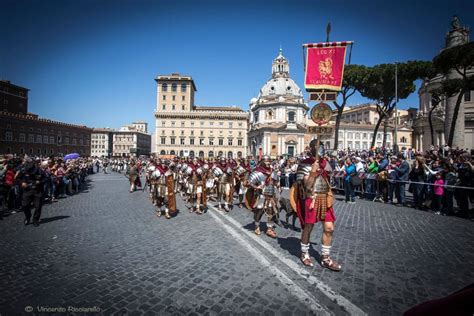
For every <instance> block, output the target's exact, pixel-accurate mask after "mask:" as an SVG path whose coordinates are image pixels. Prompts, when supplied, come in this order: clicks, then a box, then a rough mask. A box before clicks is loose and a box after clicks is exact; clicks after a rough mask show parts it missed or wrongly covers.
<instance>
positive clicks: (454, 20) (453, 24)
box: [451, 15, 461, 30]
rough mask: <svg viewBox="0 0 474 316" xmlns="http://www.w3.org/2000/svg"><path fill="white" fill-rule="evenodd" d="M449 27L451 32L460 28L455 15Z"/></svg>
mask: <svg viewBox="0 0 474 316" xmlns="http://www.w3.org/2000/svg"><path fill="white" fill-rule="evenodd" d="M451 27H452V29H453V30H457V29H460V28H461V24H460V23H459V18H458V16H457V15H453V19H452V21H451Z"/></svg>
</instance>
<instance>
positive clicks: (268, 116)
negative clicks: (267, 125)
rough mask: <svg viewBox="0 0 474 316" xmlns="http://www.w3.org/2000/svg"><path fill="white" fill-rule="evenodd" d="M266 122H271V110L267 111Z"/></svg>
mask: <svg viewBox="0 0 474 316" xmlns="http://www.w3.org/2000/svg"><path fill="white" fill-rule="evenodd" d="M266 119H267V120H270V121H271V120H273V110H268V111H267V118H266Z"/></svg>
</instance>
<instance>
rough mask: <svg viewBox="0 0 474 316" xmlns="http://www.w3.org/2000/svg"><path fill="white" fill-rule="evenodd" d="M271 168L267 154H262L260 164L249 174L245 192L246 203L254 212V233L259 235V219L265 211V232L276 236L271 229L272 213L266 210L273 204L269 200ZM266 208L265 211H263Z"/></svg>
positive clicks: (270, 196) (270, 195)
mask: <svg viewBox="0 0 474 316" xmlns="http://www.w3.org/2000/svg"><path fill="white" fill-rule="evenodd" d="M267 186H268V189H267ZM272 189H273V188H272V168H271V160H270V157H269V156H264V157H263V160H262V161H261V162H260V165H259V166H258V167H257V168H255V170H254V171H253V172H252V173H251V174H250V175H249V180H248V190H247V193H246V204H247V207H248V208H249V209H251V210H252V212H253V213H254V217H253V218H254V223H255V234H257V235H260V234H261V231H260V220H261V219H262V216H263V213H267V231H266V234H267V235H268V236H270V237H272V238H276V237H277V234H276V232H275V230H274V229H273V216H274V214H273V213H271V214H270V212H268V210H269V208H270V207H273V205H272V204H271V203H269V202H270V199H271V198H272V195H273V194H274V192H271V191H272ZM266 210H267V212H265V211H266Z"/></svg>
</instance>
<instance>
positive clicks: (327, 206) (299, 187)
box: [290, 140, 342, 271]
mask: <svg viewBox="0 0 474 316" xmlns="http://www.w3.org/2000/svg"><path fill="white" fill-rule="evenodd" d="M317 150H318V149H317V141H316V140H312V141H311V143H310V152H309V157H308V158H307V159H305V160H303V161H301V162H300V164H299V165H298V170H297V174H296V183H295V185H294V186H293V187H292V191H291V192H290V197H291V199H292V200H293V201H294V202H295V204H296V211H297V214H298V218H299V220H300V223H301V227H302V229H303V232H302V234H301V261H302V262H303V264H304V265H305V266H311V267H312V266H313V263H312V262H311V258H310V256H309V247H310V240H309V239H310V236H311V231H312V230H313V227H314V224H315V223H317V222H321V223H322V226H323V234H322V237H321V258H320V264H321V266H322V267H324V268H328V269H330V270H333V271H340V270H341V268H342V267H341V265H340V264H339V263H337V262H336V261H334V260H333V259H331V257H330V251H331V244H332V236H333V231H334V221H335V220H336V216H335V215H334V209H333V204H334V198H333V196H332V192H331V186H330V185H329V173H330V172H331V171H332V169H331V166H330V165H329V163H328V162H327V161H326V160H325V159H324V158H319V157H318V155H317Z"/></svg>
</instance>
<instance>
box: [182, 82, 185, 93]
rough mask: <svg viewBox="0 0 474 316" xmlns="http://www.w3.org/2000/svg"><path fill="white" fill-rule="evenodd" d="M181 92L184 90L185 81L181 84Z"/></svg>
mask: <svg viewBox="0 0 474 316" xmlns="http://www.w3.org/2000/svg"><path fill="white" fill-rule="evenodd" d="M181 92H186V84H185V83H182V84H181Z"/></svg>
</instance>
